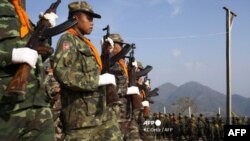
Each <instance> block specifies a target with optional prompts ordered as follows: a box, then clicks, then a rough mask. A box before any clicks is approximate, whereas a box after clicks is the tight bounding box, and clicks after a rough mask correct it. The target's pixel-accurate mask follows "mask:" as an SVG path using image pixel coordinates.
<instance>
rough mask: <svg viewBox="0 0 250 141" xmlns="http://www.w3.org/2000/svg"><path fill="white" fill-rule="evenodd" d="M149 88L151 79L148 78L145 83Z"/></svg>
mask: <svg viewBox="0 0 250 141" xmlns="http://www.w3.org/2000/svg"><path fill="white" fill-rule="evenodd" d="M144 84H145V85H146V86H147V87H148V88H150V84H149V80H148V79H147V80H146V82H145V83H144Z"/></svg>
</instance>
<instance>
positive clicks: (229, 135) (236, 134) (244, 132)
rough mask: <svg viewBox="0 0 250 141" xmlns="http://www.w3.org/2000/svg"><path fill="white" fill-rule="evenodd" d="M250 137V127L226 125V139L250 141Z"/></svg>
mask: <svg viewBox="0 0 250 141" xmlns="http://www.w3.org/2000/svg"><path fill="white" fill-rule="evenodd" d="M249 137H250V125H224V139H225V141H227V140H230V139H231V140H232V139H233V140H235V139H239V140H240V141H248V140H249Z"/></svg>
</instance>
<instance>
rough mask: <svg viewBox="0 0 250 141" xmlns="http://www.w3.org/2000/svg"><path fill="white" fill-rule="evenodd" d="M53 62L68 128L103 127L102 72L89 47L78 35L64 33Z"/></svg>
mask: <svg viewBox="0 0 250 141" xmlns="http://www.w3.org/2000/svg"><path fill="white" fill-rule="evenodd" d="M54 61H55V62H54V75H55V78H56V80H57V81H58V82H59V83H60V86H61V100H62V101H61V102H62V113H63V114H62V115H63V118H64V119H65V120H64V121H63V124H64V126H65V129H66V130H67V129H73V128H80V127H90V126H96V125H99V124H101V123H102V120H103V114H104V109H105V107H106V103H105V93H104V88H103V87H99V86H98V82H99V75H100V70H99V68H98V64H97V62H96V60H95V57H94V55H93V53H92V52H91V50H90V48H89V47H88V46H87V45H86V44H85V42H83V41H82V40H81V39H80V38H78V37H77V36H74V35H72V34H70V33H65V34H64V35H62V36H61V38H60V39H59V41H58V44H57V49H56V52H55V60H54Z"/></svg>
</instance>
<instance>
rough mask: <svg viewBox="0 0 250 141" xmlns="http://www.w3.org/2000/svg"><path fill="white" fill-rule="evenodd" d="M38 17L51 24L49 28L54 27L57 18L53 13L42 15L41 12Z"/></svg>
mask: <svg viewBox="0 0 250 141" xmlns="http://www.w3.org/2000/svg"><path fill="white" fill-rule="evenodd" d="M40 16H41V17H44V18H45V19H46V20H48V21H49V23H50V24H51V27H54V26H55V25H56V19H57V18H58V16H57V15H56V14H55V13H54V12H50V13H46V14H43V12H41V13H40Z"/></svg>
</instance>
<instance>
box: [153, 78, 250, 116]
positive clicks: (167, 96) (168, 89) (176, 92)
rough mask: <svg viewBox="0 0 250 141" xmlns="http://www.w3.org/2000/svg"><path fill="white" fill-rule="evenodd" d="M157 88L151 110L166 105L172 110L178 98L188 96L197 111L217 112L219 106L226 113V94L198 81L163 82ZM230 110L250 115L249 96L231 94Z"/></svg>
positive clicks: (156, 109) (155, 110)
mask: <svg viewBox="0 0 250 141" xmlns="http://www.w3.org/2000/svg"><path fill="white" fill-rule="evenodd" d="M158 88H159V96H158V97H155V98H153V100H154V101H155V104H153V105H152V108H151V110H152V111H153V112H163V107H164V106H166V109H167V112H173V111H172V107H173V103H175V102H176V101H177V100H178V99H180V98H184V97H185V98H189V99H190V100H192V101H193V102H194V104H195V105H196V106H197V111H196V112H197V113H210V114H211V113H212V114H215V113H217V112H218V111H219V110H218V109H219V108H220V112H221V114H222V115H224V116H225V115H226V95H225V94H222V93H220V92H218V91H216V90H213V89H211V88H209V87H207V86H205V85H202V84H200V83H198V82H188V83H185V84H183V85H181V86H179V87H178V86H175V85H173V84H171V83H165V84H163V85H161V86H160V87H158ZM232 110H233V112H235V113H236V114H237V115H241V116H245V115H247V116H250V98H245V97H242V96H240V95H237V94H235V95H232Z"/></svg>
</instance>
